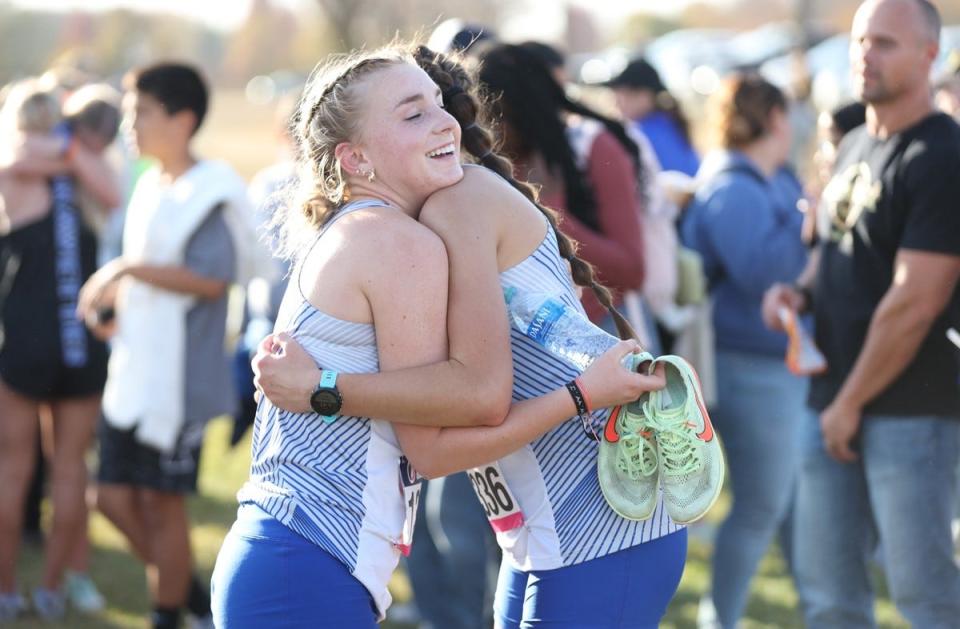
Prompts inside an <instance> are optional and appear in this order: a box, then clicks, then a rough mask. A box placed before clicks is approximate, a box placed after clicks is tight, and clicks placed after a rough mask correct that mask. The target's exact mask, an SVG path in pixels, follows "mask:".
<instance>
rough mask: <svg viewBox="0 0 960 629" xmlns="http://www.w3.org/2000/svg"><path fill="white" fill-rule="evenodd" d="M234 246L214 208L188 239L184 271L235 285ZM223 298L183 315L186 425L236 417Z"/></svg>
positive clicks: (199, 303) (208, 302)
mask: <svg viewBox="0 0 960 629" xmlns="http://www.w3.org/2000/svg"><path fill="white" fill-rule="evenodd" d="M234 246H235V243H234V242H233V238H232V236H231V235H230V230H229V229H228V228H227V224H226V222H225V221H224V220H223V213H222V209H221V208H220V207H219V206H218V207H216V208H214V209H213V210H211V212H210V215H209V216H208V217H207V218H206V219H205V220H204V221H203V223H201V224H200V227H198V228H197V231H196V232H194V234H193V236H191V237H190V240H189V242H188V243H187V249H186V253H185V256H184V266H186V267H187V268H188V269H190V270H191V271H192V272H194V273H196V274H197V275H202V276H203V277H207V278H212V279H219V280H223V281H225V282H231V283H232V282H233V281H234V280H235V279H236V273H237V269H236V255H235V249H234ZM226 324H227V294H226V293H224V294H223V296H222V297H220V298H219V299H216V300H213V301H209V300H206V299H201V300H199V301H198V302H197V303H196V304H195V305H194V306H193V308H191V309H190V310H189V311H188V312H187V334H186V341H187V351H186V356H187V368H186V386H185V392H184V393H185V399H184V407H183V408H184V417H185V420H186V422H187V423H194V422H201V423H202V422H206V421H207V420H209V419H213V418H214V417H217V416H219V415H224V414H233V413H235V412H236V406H237V400H236V394H235V393H234V386H233V378H232V371H231V369H230V360H229V358H228V356H227V353H226V350H225V347H224V336H225V333H226Z"/></svg>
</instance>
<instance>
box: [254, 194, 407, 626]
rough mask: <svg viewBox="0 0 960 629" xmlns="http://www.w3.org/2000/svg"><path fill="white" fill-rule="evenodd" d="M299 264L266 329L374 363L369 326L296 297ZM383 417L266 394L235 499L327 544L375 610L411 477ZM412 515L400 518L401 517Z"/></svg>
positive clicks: (333, 356)
mask: <svg viewBox="0 0 960 629" xmlns="http://www.w3.org/2000/svg"><path fill="white" fill-rule="evenodd" d="M383 206H384V204H383V203H382V202H379V201H358V202H355V203H352V204H349V205H347V206H345V207H343V208H342V209H341V210H340V211H339V212H338V213H337V215H336V216H335V217H333V219H331V220H330V222H329V223H328V224H327V225H326V226H325V227H324V230H323V231H321V233H320V235H319V236H318V242H319V240H320V238H321V237H322V236H323V233H324V232H325V231H326V229H328V228H329V227H330V225H332V224H333V223H334V222H335V221H337V220H339V219H340V218H342V217H343V216H345V215H347V214H349V213H351V212H354V211H357V210H361V209H365V208H369V207H383ZM299 275H300V268H299V267H298V268H297V270H296V273H295V275H294V281H291V282H290V283H289V286H288V287H287V291H286V293H285V294H284V297H283V301H282V303H281V306H280V312H279V315H278V318H277V323H276V326H275V330H276V331H278V332H280V331H285V332H287V333H288V334H290V335H291V336H292V337H293V338H294V339H296V341H297V342H298V343H299V344H300V345H302V346H303V348H304V349H305V350H306V351H307V352H308V353H309V354H310V355H311V356H312V357H313V358H314V360H316V361H317V363H318V364H320V360H321V357H322V361H323V366H324V367H326V368H329V369H335V370H337V371H341V372H346V373H374V372H376V371H378V370H379V360H378V355H377V341H376V335H375V333H374V327H373V325H372V324H368V323H356V322H351V321H345V320H342V319H338V318H336V317H333V316H331V315H328V314H326V313H324V312H321V311H320V310H318V309H317V308H315V307H314V306H313V305H311V304H310V302H309V301H307V299H306V298H305V297H304V295H303V293H302V292H301V289H300V284H299ZM404 463H405V459H402V458H401V452H400V448H399V446H398V444H397V439H396V436H395V435H394V432H393V428H392V426H391V425H390V423H389V422H386V421H381V420H370V419H369V418H366V417H348V416H338V417H337V418H336V419H335V420H334V421H333V422H331V423H329V424H327V423H324V422H323V421H322V420H321V418H320V416H319V415H317V414H316V413H312V412H311V413H290V412H287V411H284V410H282V409H279V408H277V407H275V406H273V405H272V404H271V403H270V402H269V400H267V399H266V398H264V399H262V400H261V402H260V405H259V407H258V408H257V416H256V422H255V423H254V428H253V453H252V461H251V466H250V478H249V480H248V481H247V482H246V484H245V485H244V486H243V487H242V488H241V489H240V491H239V493H238V494H237V498H238V500H239V501H240V502H241V503H254V504H256V505H258V506H259V507H260V508H262V509H264V510H265V511H266V512H267V513H269V514H270V515H272V516H273V517H274V518H276V519H277V520H278V521H280V522H282V523H283V524H284V525H286V526H287V527H289V528H290V529H292V530H293V531H295V532H297V533H299V534H300V535H302V536H303V537H305V538H307V539H308V540H310V541H311V542H313V543H314V544H316V545H317V546H319V547H320V548H322V549H323V550H324V551H326V552H327V553H329V554H331V555H332V556H334V557H335V558H337V559H338V560H339V561H341V562H342V563H343V564H345V565H346V566H347V567H348V568H349V569H350V572H351V574H353V576H354V577H356V578H357V579H358V580H359V581H360V582H361V583H363V585H364V586H365V587H366V588H367V590H368V591H369V592H370V595H371V597H372V598H373V601H374V602H375V603H376V605H377V608H378V610H379V613H380V615H381V618H382V616H383V613H384V612H385V611H386V609H387V607H389V605H390V594H389V592H388V590H387V582H388V581H389V579H390V575H391V574H392V573H393V570H394V568H395V567H396V565H397V562H398V560H399V555H400V552H401V551H402V550H403V549H404V545H405V544H406V543H408V541H407V540H405V539H404V538H405V535H404V524H405V520H406V519H407V512H406V509H405V499H404V487H407V488H408V489H410V486H411V485H414V484H416V489H419V485H418V483H416V479H415V478H414V479H411V478H409V476H410V474H409V473H407V472H409V469H403V470H402V469H401V465H403V464H404ZM409 526H412V524H410V523H408V527H409Z"/></svg>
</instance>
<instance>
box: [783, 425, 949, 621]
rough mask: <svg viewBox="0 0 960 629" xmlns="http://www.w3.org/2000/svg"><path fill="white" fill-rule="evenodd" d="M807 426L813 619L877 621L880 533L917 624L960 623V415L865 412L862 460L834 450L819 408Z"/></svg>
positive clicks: (805, 502)
mask: <svg viewBox="0 0 960 629" xmlns="http://www.w3.org/2000/svg"><path fill="white" fill-rule="evenodd" d="M806 431H807V436H806V443H805V451H804V457H803V463H802V468H801V473H800V479H799V483H798V492H797V504H796V510H797V513H796V530H795V533H794V535H795V542H796V545H795V558H796V565H797V572H798V578H799V579H800V580H801V582H802V584H803V588H802V592H803V595H804V613H805V616H806V623H807V626H808V627H810V628H811V629H819V628H820V627H843V628H844V629H853V628H857V627H874V626H875V623H874V617H873V602H874V601H873V590H872V587H871V583H870V574H869V571H868V562H869V560H870V558H871V556H872V554H873V552H874V550H875V547H876V543H877V540H878V539H879V540H882V541H883V544H882V558H883V565H884V569H885V571H886V576H887V582H888V585H889V587H890V594H891V596H892V598H893V602H894V603H895V604H896V606H897V609H898V610H899V611H900V613H901V614H903V616H904V617H905V618H906V619H907V620H908V621H909V622H910V624H911V625H912V626H914V627H923V628H924V629H937V628H939V627H943V628H947V627H957V624H958V623H960V569H958V567H957V564H956V563H955V562H954V558H953V544H952V540H951V536H950V518H951V516H952V514H953V512H954V511H953V509H954V506H953V505H954V501H955V500H956V497H957V493H956V492H957V474H956V469H957V459H958V451H960V421H958V420H957V419H953V418H945V417H881V416H865V417H864V418H863V423H862V426H861V431H860V459H859V460H858V461H857V462H855V463H846V464H845V463H839V462H837V461H835V460H834V459H832V458H830V456H829V455H828V454H827V453H826V450H825V449H824V445H823V438H822V436H821V433H820V422H819V416H818V415H817V414H811V416H810V418H809V420H808V423H807V426H806Z"/></svg>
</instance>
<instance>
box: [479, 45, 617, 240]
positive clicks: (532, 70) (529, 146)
mask: <svg viewBox="0 0 960 629" xmlns="http://www.w3.org/2000/svg"><path fill="white" fill-rule="evenodd" d="M479 79H480V82H481V83H482V84H483V86H484V89H486V90H487V91H488V92H489V93H490V94H491V95H493V96H495V97H496V100H495V102H494V103H493V108H494V109H495V110H498V111H497V113H498V114H499V116H500V117H503V118H506V119H507V120H509V121H510V123H511V127H512V130H513V131H514V133H515V135H516V138H517V139H518V140H519V141H520V143H522V144H523V145H524V147H523V148H524V149H525V150H529V151H533V152H537V153H539V154H540V155H542V156H543V158H544V161H545V162H546V165H547V168H548V169H550V170H551V171H552V172H557V171H559V174H560V176H561V177H562V179H563V188H564V196H565V197H566V206H567V210H568V211H569V212H570V213H571V214H572V215H573V216H575V217H576V218H577V219H578V220H579V221H580V222H582V223H583V224H584V225H586V226H587V227H589V228H590V229H592V230H593V231H599V230H600V223H599V220H598V218H597V212H596V198H595V196H594V194H593V189H592V187H591V185H590V181H589V180H588V179H587V178H586V177H584V176H583V173H582V172H581V171H580V167H579V166H578V165H577V158H576V156H575V155H574V152H573V147H571V145H570V141H569V139H568V138H567V126H566V123H565V122H564V120H563V117H562V116H561V113H562V109H563V108H562V107H561V100H560V99H563V98H565V97H564V96H563V91H562V89H561V88H560V86H559V85H558V84H557V82H556V81H555V80H554V78H553V76H552V75H551V74H550V72H549V70H548V69H547V68H546V66H545V65H544V64H543V62H542V61H541V60H540V58H539V57H537V56H536V55H534V54H532V53H530V52H529V51H527V50H525V49H523V48H522V47H520V46H513V45H500V46H498V47H496V48H494V49H492V50H489V51H488V52H487V53H486V54H485V55H484V56H483V60H482V66H481V68H480V76H479ZM558 93H559V95H558ZM499 126H501V128H502V125H499Z"/></svg>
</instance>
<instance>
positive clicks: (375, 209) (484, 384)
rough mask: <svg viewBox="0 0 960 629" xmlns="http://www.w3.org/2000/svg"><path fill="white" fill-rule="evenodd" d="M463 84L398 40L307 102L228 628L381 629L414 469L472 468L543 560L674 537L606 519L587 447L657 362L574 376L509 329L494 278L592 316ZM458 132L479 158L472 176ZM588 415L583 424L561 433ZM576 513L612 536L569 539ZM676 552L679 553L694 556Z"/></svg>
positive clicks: (527, 562) (220, 568)
mask: <svg viewBox="0 0 960 629" xmlns="http://www.w3.org/2000/svg"><path fill="white" fill-rule="evenodd" d="M424 69H426V70H428V71H429V72H430V74H429V75H428V74H427V73H426V72H425V71H424ZM469 87H470V83H469V81H467V77H466V74H463V73H462V70H460V68H459V66H457V65H456V64H454V63H452V62H450V61H449V60H446V59H443V58H439V57H435V56H434V55H432V54H431V53H429V52H428V51H426V50H425V49H419V50H417V51H405V50H402V49H399V48H390V49H386V50H382V51H377V52H373V53H364V54H360V55H355V56H351V57H347V58H341V59H335V60H334V61H332V62H331V63H330V64H329V65H328V66H327V67H325V68H324V70H322V71H321V72H319V73H318V74H317V75H316V78H314V80H313V81H312V82H311V83H310V85H309V86H308V88H307V89H306V91H305V93H304V96H303V97H302V100H301V104H300V106H299V110H298V114H297V116H296V123H295V127H296V128H295V136H296V138H297V140H298V143H299V153H300V159H301V162H302V167H303V168H302V172H301V173H300V178H299V180H300V182H301V185H302V186H303V190H302V191H301V193H302V199H301V202H300V203H299V204H295V205H294V204H290V205H288V206H287V207H286V210H285V214H283V215H281V216H279V217H278V224H279V226H280V227H281V228H282V236H283V237H282V241H281V242H282V245H283V247H282V248H283V251H285V252H287V253H288V254H289V255H291V256H292V257H293V259H294V262H295V264H294V267H293V268H294V270H293V272H292V276H291V281H290V284H289V288H288V290H287V293H286V295H285V297H284V300H283V304H282V306H281V311H280V314H279V317H278V321H277V327H276V329H277V330H278V331H284V332H285V333H284V334H279V335H271V337H268V339H267V340H266V341H265V342H264V344H262V345H261V350H262V352H261V354H259V355H258V357H257V359H256V360H255V363H254V367H255V370H256V371H257V373H258V386H260V387H261V388H262V389H263V390H264V392H265V393H266V394H267V395H266V398H265V399H262V400H261V402H260V405H259V408H258V411H257V417H256V421H255V425H254V437H253V460H252V465H251V473H250V479H249V481H248V482H247V483H246V484H245V485H244V487H243V488H242V489H241V490H240V492H239V494H238V499H239V501H240V509H239V511H238V516H237V521H236V523H235V524H234V526H233V528H232V529H231V532H230V534H229V535H228V536H227V538H226V540H225V541H224V544H223V547H222V548H221V551H220V554H219V556H218V559H217V565H216V569H215V572H214V577H213V589H212V592H213V599H214V602H213V607H214V616H215V621H216V625H217V626H218V627H221V628H234V627H269V626H279V625H280V624H284V625H285V626H297V627H299V626H304V627H306V626H309V627H317V626H321V627H351V628H353V627H373V626H374V625H375V623H376V621H377V620H378V619H382V618H383V615H384V612H385V611H386V608H387V607H388V605H389V603H390V595H389V593H388V591H387V581H388V580H389V577H390V574H391V572H392V571H393V569H394V568H395V567H396V564H397V561H398V558H399V555H400V554H401V553H407V552H409V550H410V541H411V533H412V528H413V516H414V514H415V513H416V507H417V500H418V496H419V476H418V472H419V473H421V474H423V475H425V476H428V477H434V476H441V475H445V474H449V473H452V472H455V471H459V470H465V469H471V468H472V469H471V476H472V478H473V479H474V480H475V483H476V484H477V485H478V487H479V486H480V485H481V484H482V492H483V494H484V498H485V505H486V506H487V509H488V511H489V512H490V514H491V518H492V521H494V526H495V527H497V526H499V527H500V529H501V530H502V533H501V535H500V541H501V543H502V545H503V546H504V547H505V548H508V549H510V551H509V552H511V553H515V554H516V557H517V563H518V565H522V566H527V567H529V568H530V569H537V568H543V569H553V568H560V567H563V566H565V565H567V564H574V563H578V562H582V561H586V560H588V559H591V558H593V557H597V556H600V555H603V554H607V553H610V552H613V551H617V550H620V549H623V548H626V547H628V546H631V545H634V544H636V543H638V542H639V541H641V540H644V541H645V540H649V539H652V538H654V537H657V536H659V535H664V534H666V533H669V532H673V531H675V530H676V528H677V527H675V526H672V525H670V524H669V523H666V522H664V519H661V520H660V521H658V522H657V523H656V525H655V526H646V525H649V524H650V523H627V522H624V521H622V520H620V519H619V518H618V516H616V515H615V514H613V512H612V511H610V510H609V509H608V508H607V507H606V504H605V503H604V501H603V498H602V496H601V494H600V491H599V486H598V485H597V480H596V471H595V461H596V448H597V446H596V443H595V442H593V441H589V440H587V439H584V436H583V432H582V431H583V428H582V427H581V426H582V425H584V426H587V425H589V427H590V428H593V429H594V430H595V429H596V427H597V426H599V425H600V424H601V422H603V421H604V419H605V418H606V416H607V412H606V411H605V410H604V409H605V407H608V406H612V405H615V404H619V403H624V402H627V401H630V400H635V399H637V397H638V396H640V395H641V394H643V393H644V392H647V391H650V390H653V389H658V388H662V387H663V386H664V379H663V375H662V373H656V374H655V375H651V376H644V375H640V374H636V373H631V372H630V371H628V370H627V369H624V368H623V366H622V364H621V361H622V360H623V359H624V358H626V356H627V355H628V354H629V353H630V352H634V351H637V350H638V349H639V348H638V346H637V343H636V342H635V341H624V342H622V343H619V344H617V345H616V346H615V347H614V348H612V349H611V350H609V351H608V352H606V353H605V354H603V355H602V356H600V357H599V358H597V360H595V361H594V362H593V364H592V365H591V366H590V367H589V368H588V369H586V370H585V371H583V372H582V373H581V372H580V370H579V369H576V368H574V367H571V366H569V365H567V364H566V363H564V362H563V361H561V360H560V359H558V358H554V357H552V356H550V355H549V354H548V353H547V351H546V350H545V349H543V348H542V347H540V346H537V345H536V344H534V343H533V342H532V341H530V340H529V339H527V338H526V337H525V336H523V335H517V334H511V332H510V330H509V325H508V322H507V318H506V316H505V308H504V303H503V283H504V282H505V281H510V282H511V283H515V284H520V285H521V286H522V288H531V289H536V290H541V291H550V292H551V294H553V295H554V296H556V297H557V298H559V299H562V300H563V301H564V303H565V305H567V306H569V307H571V308H578V307H579V305H578V303H577V301H576V294H575V292H574V288H573V283H572V282H571V279H570V276H569V273H568V272H567V268H568V267H567V265H566V264H565V263H564V261H563V259H562V258H561V257H560V254H559V251H558V248H557V242H558V239H557V236H556V232H555V230H554V229H553V227H552V225H553V216H552V215H551V214H550V213H549V212H548V211H547V210H545V209H543V208H541V207H539V206H537V205H536V204H535V203H534V201H533V200H534V196H533V193H532V191H531V189H530V188H529V187H527V186H525V185H523V184H519V183H518V182H516V181H514V180H512V179H510V178H509V174H510V169H509V163H507V162H505V161H502V160H501V159H500V158H499V157H497V156H496V155H495V154H494V153H493V151H492V147H491V143H490V139H491V138H490V135H489V134H488V133H487V132H486V131H484V130H483V129H482V127H481V126H480V123H479V122H478V121H476V114H477V112H478V105H477V101H476V100H475V99H474V97H473V96H472V95H471V94H470V93H469ZM462 129H463V131H461V130H462ZM461 134H462V138H461ZM461 139H462V145H463V147H464V148H465V149H466V150H467V152H469V153H470V154H471V155H472V156H474V157H475V159H477V160H478V161H480V162H481V163H482V164H483V165H485V166H487V168H481V167H476V166H471V167H465V166H463V165H462V164H461V161H460V150H461ZM491 170H493V171H495V172H491ZM495 173H502V174H503V175H506V178H505V177H503V176H498V174H495ZM561 241H562V242H563V243H564V246H565V247H566V251H567V255H568V257H569V259H570V260H571V262H572V264H573V265H574V267H575V268H577V269H579V271H578V274H579V278H580V280H581V281H582V282H583V283H588V284H593V282H592V276H591V272H590V269H589V267H588V266H587V265H585V264H583V263H581V262H579V261H578V260H577V259H576V257H575V256H574V255H573V252H572V251H573V248H572V245H571V244H570V243H569V242H568V241H566V239H561ZM448 280H449V281H448ZM597 290H599V291H600V292H601V294H602V293H603V289H602V288H600V287H597ZM626 332H627V330H626V327H625V329H624V333H625V335H626ZM511 347H512V348H513V349H514V352H513V353H511ZM519 351H523V352H527V353H528V354H529V356H530V358H529V359H528V360H527V361H526V362H525V363H524V362H523V361H520V362H517V361H518V360H520V359H517V356H518V352H519ZM512 358H513V359H517V360H514V363H513V364H511V359H512ZM317 364H320V365H323V367H324V369H323V370H322V371H321V370H318V369H317V367H316V365H317ZM518 365H519V366H518ZM511 367H513V368H511ZM341 371H342V372H343V373H339V372H341ZM281 372H282V373H281ZM377 372H379V373H377ZM271 373H273V375H274V376H277V377H278V378H279V380H278V382H281V383H282V384H279V385H278V386H276V387H275V386H271V384H270V382H269V381H270V379H271V378H270V374H271ZM283 374H286V376H283ZM284 377H285V378H286V379H284ZM304 384H305V386H304ZM282 391H286V392H287V393H286V395H287V397H288V399H293V400H294V402H293V403H292V404H287V403H285V402H284V401H283V400H284V399H285V396H284V394H283V393H282ZM511 399H512V400H513V401H512V403H511ZM585 400H589V402H585ZM578 414H579V415H580V416H581V417H582V423H581V421H580V420H576V419H575V420H574V421H568V420H570V419H571V418H575V417H576V416H577V415H578ZM372 418H377V419H372ZM531 442H533V444H532V445H529V444H531ZM537 444H540V446H539V447H538V445H537ZM491 461H494V462H496V461H500V463H499V464H497V463H490V462H491ZM541 466H549V468H550V469H549V471H550V472H551V473H550V474H549V475H550V479H551V482H550V483H549V484H547V483H546V482H545V481H544V480H543V475H544V473H545V472H547V471H548V470H547V469H546V468H544V469H543V471H541ZM558 470H562V473H561V474H557V473H556V472H557V471H558ZM568 473H572V475H571V476H569V477H568ZM538 477H539V478H540V479H541V480H539V481H537V480H535V479H536V478H538ZM568 481H569V482H568ZM582 507H583V508H586V509H587V513H588V514H593V515H591V518H590V519H593V520H596V522H597V523H600V524H601V526H599V528H593V524H594V523H592V522H588V523H587V524H588V526H586V527H585V528H579V527H578V526H576V525H577V523H578V522H580V520H579V518H577V517H571V513H572V512H573V511H576V510H577V509H579V508H582ZM561 510H562V511H563V515H562V517H561V516H560V511H561ZM601 511H602V512H601ZM554 514H557V515H556V517H555V515H554ZM496 516H499V517H496ZM561 522H562V523H563V524H564V528H563V530H562V531H560V530H558V525H559V524H560V523H561ZM634 525H636V526H634ZM597 536H599V537H597ZM673 537H675V538H679V536H673ZM680 542H685V537H684V538H682V539H681V540H678V543H674V544H671V545H669V546H668V547H669V548H670V549H672V550H673V551H674V553H673V554H674V555H675V558H678V559H677V561H679V564H680V565H681V566H682V557H683V554H682V553H683V552H684V548H685V544H683V543H680ZM661 546H662V545H661ZM677 561H675V562H674V564H676V563H677ZM672 577H676V578H675V579H673V581H672V585H668V586H665V587H667V588H668V589H669V593H670V594H672V591H673V588H675V586H676V582H677V581H678V580H679V572H677V573H676V574H675V575H672V576H671V577H670V578H672ZM670 578H667V580H666V581H665V582H666V583H669V582H670ZM615 590H616V593H617V595H622V592H620V590H619V589H615ZM667 598H669V597H667ZM661 602H662V603H663V605H662V606H663V607H665V605H666V599H664V600H663V601H661ZM658 604H659V602H658ZM661 611H662V610H661ZM606 624H608V625H610V626H613V625H614V624H616V623H615V622H613V621H611V622H609V623H606Z"/></svg>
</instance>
